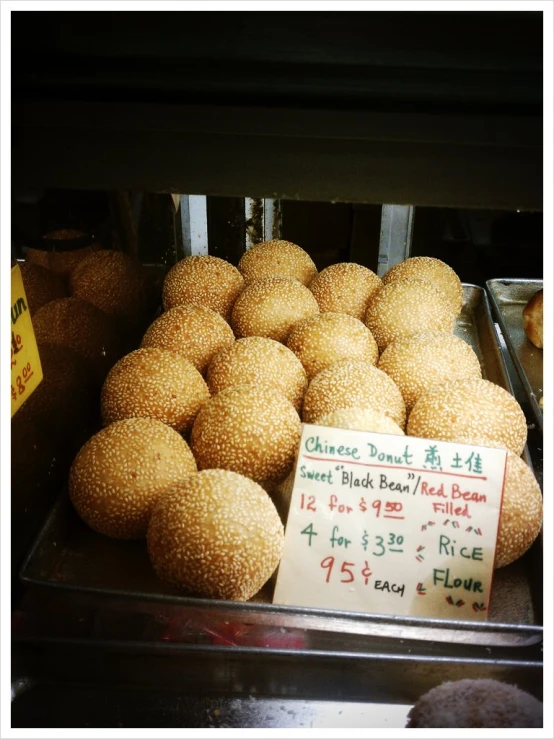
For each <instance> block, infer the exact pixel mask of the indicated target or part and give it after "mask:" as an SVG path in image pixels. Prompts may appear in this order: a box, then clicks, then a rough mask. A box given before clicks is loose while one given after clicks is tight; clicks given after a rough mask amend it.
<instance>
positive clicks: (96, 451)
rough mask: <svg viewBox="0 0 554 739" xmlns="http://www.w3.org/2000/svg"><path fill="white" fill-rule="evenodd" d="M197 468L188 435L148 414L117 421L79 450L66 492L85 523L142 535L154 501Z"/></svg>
mask: <svg viewBox="0 0 554 739" xmlns="http://www.w3.org/2000/svg"><path fill="white" fill-rule="evenodd" d="M192 472H196V462H195V461H194V457H193V456H192V453H191V451H190V449H189V447H188V445H187V443H186V441H185V440H184V439H183V438H182V437H181V436H180V435H179V434H178V433H177V432H176V431H174V430H173V429H172V428H170V427H169V426H166V425H165V424H164V423H162V422H161V421H157V420H155V419H152V418H128V419H125V420H123V421H116V422H115V423H112V424H111V425H110V426H108V427H107V428H105V429H102V430H101V431H99V432H98V433H97V434H95V435H94V436H93V437H92V438H91V439H89V441H87V443H86V444H85V445H84V446H83V447H82V449H81V450H80V452H79V453H78V454H77V457H76V458H75V461H74V462H73V465H72V467H71V471H70V475H69V496H70V498H71V501H72V503H73V505H74V507H75V510H76V511H77V513H78V514H79V516H80V517H81V518H82V519H83V521H85V523H86V524H88V526H90V527H91V528H92V529H94V530H95V531H97V532H98V533H100V534H104V535H105V536H110V537H113V538H115V539H139V538H142V537H144V536H146V530H147V528H148V522H149V520H150V514H151V512H152V508H153V506H154V503H155V502H156V501H157V500H158V498H159V497H160V496H161V495H163V494H164V493H165V492H167V490H169V489H170V488H171V487H172V486H173V485H174V484H175V483H178V482H181V481H182V480H184V479H185V478H186V477H187V476H188V475H189V474H191V473H192Z"/></svg>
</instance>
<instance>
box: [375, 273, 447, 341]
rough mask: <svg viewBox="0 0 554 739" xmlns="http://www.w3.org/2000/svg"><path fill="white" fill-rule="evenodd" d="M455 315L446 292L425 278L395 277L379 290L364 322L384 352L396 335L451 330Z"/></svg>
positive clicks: (397, 336) (400, 336)
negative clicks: (406, 278)
mask: <svg viewBox="0 0 554 739" xmlns="http://www.w3.org/2000/svg"><path fill="white" fill-rule="evenodd" d="M455 320H456V316H455V314H454V311H453V310H452V306H451V304H450V301H449V300H448V298H447V297H446V295H445V294H444V293H443V292H442V291H441V290H439V289H438V288H436V287H435V286H434V285H432V284H431V283H430V282H426V281H425V280H418V279H410V280H398V281H396V282H392V283H390V284H389V285H385V286H384V287H382V288H381V289H380V290H378V291H377V292H376V293H375V294H374V295H373V297H372V299H371V300H370V302H369V306H368V309H367V312H366V315H365V319H364V323H365V325H366V326H367V327H368V328H369V329H370V331H371V333H372V334H373V336H374V337H375V339H376V341H377V345H378V346H379V351H380V352H383V351H384V350H385V349H386V347H387V346H388V345H389V344H390V343H391V341H394V340H395V339H399V338H402V337H404V336H411V335H413V334H418V333H421V332H422V331H449V332H450V333H453V331H454V322H455Z"/></svg>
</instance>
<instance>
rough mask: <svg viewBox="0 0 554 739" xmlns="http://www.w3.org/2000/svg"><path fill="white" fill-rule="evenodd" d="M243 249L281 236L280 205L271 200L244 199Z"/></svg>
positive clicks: (276, 201) (277, 201)
mask: <svg viewBox="0 0 554 739" xmlns="http://www.w3.org/2000/svg"><path fill="white" fill-rule="evenodd" d="M244 232H245V233H244V248H245V250H247V249H250V247H252V246H254V244H259V243H260V242H261V241H269V240H270V239H278V238H280V236H281V203H280V201H279V200H274V199H273V198H244Z"/></svg>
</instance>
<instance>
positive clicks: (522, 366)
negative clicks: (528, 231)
mask: <svg viewBox="0 0 554 739" xmlns="http://www.w3.org/2000/svg"><path fill="white" fill-rule="evenodd" d="M542 287H543V281H542V280H528V279H512V278H499V279H494V280H488V281H487V291H488V293H489V295H490V298H491V303H492V306H493V312H494V317H495V318H496V320H497V321H498V324H499V326H500V330H501V331H502V335H503V336H504V340H505V341H506V346H507V347H508V351H509V352H510V355H511V357H512V360H513V362H514V366H515V368H516V370H517V373H518V375H519V377H520V380H521V383H522V385H523V388H524V390H525V392H526V394H527V397H528V399H529V404H530V405H531V408H532V410H533V413H534V415H535V417H536V419H537V423H538V424H539V427H540V429H541V431H542V408H541V407H540V406H539V400H540V399H541V397H542V394H543V353H542V349H537V347H536V346H533V344H532V343H531V342H530V341H529V339H528V338H527V336H526V334H525V331H524V330H523V317H522V313H523V309H524V308H525V306H526V305H527V303H528V301H529V300H530V299H531V298H532V297H533V295H534V294H535V293H536V292H538V291H539V290H542Z"/></svg>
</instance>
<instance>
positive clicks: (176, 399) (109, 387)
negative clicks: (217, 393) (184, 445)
mask: <svg viewBox="0 0 554 739" xmlns="http://www.w3.org/2000/svg"><path fill="white" fill-rule="evenodd" d="M209 397H210V393H209V390H208V386H207V385H206V383H205V382H204V378H203V377H202V375H201V374H200V372H199V371H198V370H197V369H196V367H195V366H194V365H193V364H192V362H189V361H188V360H187V359H184V358H183V357H182V356H181V355H180V354H176V353H175V352H171V351H169V350H168V349H157V348H153V347H152V348H148V349H136V350H135V351H134V352H131V353H130V354H127V355H126V356H124V357H122V359H120V360H119V362H117V363H116V364H115V365H114V366H113V367H112V369H111V370H110V372H109V374H108V376H107V377H106V381H105V382H104V385H103V387H102V395H101V407H102V420H103V422H104V425H105V426H107V425H108V424H110V423H113V422H114V421H119V420H121V419H122V418H157V419H158V420H160V421H163V422H164V423H167V424H168V425H169V426H171V427H173V428H174V429H175V430H176V431H180V432H187V431H188V430H189V429H190V427H191V426H192V423H193V421H194V419H195V418H196V414H197V413H198V411H199V410H200V408H201V407H202V406H203V405H204V403H205V402H206V401H207V400H208V398H209Z"/></svg>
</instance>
